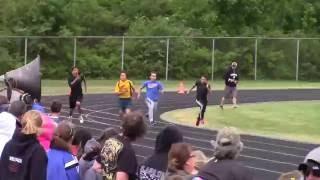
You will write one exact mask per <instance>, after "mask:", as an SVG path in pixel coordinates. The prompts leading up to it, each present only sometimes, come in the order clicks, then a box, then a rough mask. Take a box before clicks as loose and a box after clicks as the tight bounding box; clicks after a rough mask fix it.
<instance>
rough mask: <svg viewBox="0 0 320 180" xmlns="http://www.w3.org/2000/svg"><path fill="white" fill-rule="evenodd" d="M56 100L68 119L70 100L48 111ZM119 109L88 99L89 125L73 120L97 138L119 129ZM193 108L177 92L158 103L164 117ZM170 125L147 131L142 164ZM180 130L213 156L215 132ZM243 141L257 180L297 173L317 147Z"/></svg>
mask: <svg viewBox="0 0 320 180" xmlns="http://www.w3.org/2000/svg"><path fill="white" fill-rule="evenodd" d="M221 95H222V92H221V91H215V92H214V94H213V95H211V96H210V97H209V104H218V102H219V98H220V97H221ZM239 99H240V101H241V103H254V102H270V101H293V100H295V101H298V100H320V90H316V89H309V90H243V91H239ZM53 100H58V101H60V102H62V103H63V104H64V108H63V115H64V116H67V111H68V101H67V100H68V98H67V96H51V97H44V98H43V102H44V104H45V105H46V106H47V107H48V106H49V104H50V103H51V102H52V101H53ZM117 105H118V104H117V98H116V97H115V96H114V95H112V94H95V95H86V96H85V99H84V102H83V107H84V110H85V114H87V121H85V123H84V124H79V123H78V121H77V120H76V119H74V120H73V122H74V123H75V124H77V125H78V127H83V128H86V129H88V130H90V131H91V132H92V133H93V135H94V136H98V135H99V134H100V132H101V131H102V130H103V129H105V128H107V127H114V128H118V127H119V125H120V120H119V116H118V114H117V112H118V108H117ZM193 106H196V105H195V102H194V94H190V95H178V94H177V93H174V92H167V93H165V94H164V95H163V96H162V98H161V100H160V102H159V111H160V113H163V112H166V111H170V110H174V109H180V108H187V107H193ZM135 108H136V109H140V110H145V109H146V106H145V104H144V102H143V100H139V101H136V102H135ZM240 108H241V107H240ZM248 123H249V122H248ZM168 124H169V123H167V122H164V121H161V122H159V123H158V124H157V125H156V126H155V127H151V128H149V129H148V132H147V134H146V136H145V137H144V138H142V139H139V140H138V141H136V142H135V143H134V148H135V150H136V154H137V158H138V160H139V162H142V161H143V160H144V159H145V158H146V157H148V156H150V155H151V154H152V152H153V147H154V142H155V137H156V135H157V134H158V132H159V131H161V130H162V129H163V128H164V127H165V126H167V125H168ZM178 126H179V128H180V129H181V132H182V133H183V135H184V140H185V141H186V142H188V143H191V144H192V145H193V146H194V147H195V148H196V149H199V150H202V151H203V152H205V153H206V154H207V155H208V156H210V155H212V147H211V145H210V144H209V141H210V140H211V139H215V135H216V132H215V131H212V130H204V129H199V128H192V127H185V126H181V125H178ZM242 140H243V142H244V145H245V148H244V151H243V152H242V154H241V156H240V161H241V162H242V163H243V164H244V165H246V166H247V167H248V168H249V169H250V170H251V171H252V172H253V173H254V176H255V179H256V180H276V179H277V177H278V176H279V175H280V173H282V172H287V171H291V170H294V169H296V168H297V164H299V163H300V162H302V161H303V159H304V157H305V155H306V154H307V153H308V152H309V151H310V150H311V149H313V148H315V147H317V145H315V144H306V143H299V142H292V141H285V140H277V139H271V138H264V137H257V136H249V135H242Z"/></svg>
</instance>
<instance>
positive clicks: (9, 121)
mask: <svg viewBox="0 0 320 180" xmlns="http://www.w3.org/2000/svg"><path fill="white" fill-rule="evenodd" d="M15 129H16V117H15V116H14V115H12V114H10V113H8V112H2V113H0V157H1V154H2V151H3V148H4V146H5V145H6V144H7V142H8V141H10V140H11V138H12V135H13V133H14V131H15Z"/></svg>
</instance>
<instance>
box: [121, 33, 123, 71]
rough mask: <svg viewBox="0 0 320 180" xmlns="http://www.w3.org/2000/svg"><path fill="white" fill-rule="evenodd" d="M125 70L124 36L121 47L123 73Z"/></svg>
mask: <svg viewBox="0 0 320 180" xmlns="http://www.w3.org/2000/svg"><path fill="white" fill-rule="evenodd" d="M123 68H124V36H122V46H121V71H122V70H123Z"/></svg>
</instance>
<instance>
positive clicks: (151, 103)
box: [138, 72, 163, 126]
mask: <svg viewBox="0 0 320 180" xmlns="http://www.w3.org/2000/svg"><path fill="white" fill-rule="evenodd" d="M144 88H146V90H147V92H146V104H147V106H148V117H149V121H150V124H151V126H154V125H155V120H154V116H155V113H156V111H157V106H158V100H159V97H160V93H161V94H163V85H162V83H161V82H160V81H157V73H156V72H151V73H150V80H148V81H145V82H144V83H143V84H142V86H141V88H140V91H139V92H138V98H139V97H140V94H141V90H142V89H144Z"/></svg>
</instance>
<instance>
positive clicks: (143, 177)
mask: <svg viewBox="0 0 320 180" xmlns="http://www.w3.org/2000/svg"><path fill="white" fill-rule="evenodd" d="M182 141H183V137H182V134H181V133H180V131H179V130H178V128H177V127H176V126H168V127H166V128H164V129H163V130H162V131H161V132H160V133H159V134H158V135H157V138H156V144H155V151H154V154H153V155H152V156H151V157H150V158H148V159H147V160H146V162H144V163H143V164H142V165H141V166H140V168H139V172H138V175H139V179H140V180H149V179H152V180H160V179H161V178H162V177H163V176H164V175H165V173H166V170H167V166H168V152H169V150H170V148H171V145H172V144H174V143H178V142H182Z"/></svg>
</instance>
